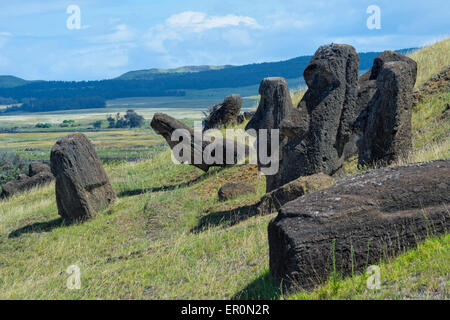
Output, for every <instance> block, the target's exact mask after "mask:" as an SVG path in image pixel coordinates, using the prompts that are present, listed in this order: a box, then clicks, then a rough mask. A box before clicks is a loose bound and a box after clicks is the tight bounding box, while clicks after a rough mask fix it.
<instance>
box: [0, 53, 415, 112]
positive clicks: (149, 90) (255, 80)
mask: <svg viewBox="0 0 450 320" xmlns="http://www.w3.org/2000/svg"><path fill="white" fill-rule="evenodd" d="M411 50H413V49H403V50H398V52H400V53H403V54H405V53H407V52H409V51H411ZM379 54H380V52H366V53H359V57H360V61H359V67H360V72H362V71H365V70H368V69H370V68H371V67H372V64H373V60H374V59H375V57H376V56H377V55H379ZM311 57H312V56H302V57H297V58H293V59H289V60H285V61H278V62H264V63H253V64H247V65H242V66H187V67H180V68H176V69H162V70H161V69H149V70H140V71H130V72H127V73H125V74H123V75H122V76H120V77H118V78H115V79H111V80H100V81H26V80H23V79H20V78H16V77H12V76H4V77H3V78H4V79H5V80H6V81H5V82H4V83H6V84H7V85H6V86H3V87H2V86H0V98H2V97H3V98H6V99H13V100H15V101H17V102H25V106H28V108H27V110H25V109H24V107H18V108H14V109H5V110H4V111H3V112H14V111H31V112H33V110H35V111H38V110H39V111H44V110H46V108H47V106H48V108H49V110H54V109H53V108H54V105H55V103H56V102H58V101H60V102H61V101H64V103H63V104H64V106H63V105H61V109H79V108H80V105H82V106H83V108H89V107H90V102H91V101H96V103H98V104H103V103H102V102H101V101H100V100H99V99H104V100H108V99H116V98H127V97H155V96H184V95H185V90H190V89H191V90H204V89H217V88H240V87H246V86H252V85H257V84H259V83H260V82H261V80H262V79H263V78H266V77H284V78H285V79H300V80H301V79H302V76H303V71H304V70H305V68H306V66H307V65H308V63H309V61H310V60H311ZM205 69H206V70H205ZM202 70H203V71H202ZM255 94H256V92H255ZM90 98H95V99H90ZM30 99H31V102H30V101H27V100H30ZM36 100H40V101H36ZM43 100H44V101H43ZM55 101H56V102H55ZM28 102H29V103H28ZM37 106H39V108H38V107H37ZM50 106H52V107H51V109H50ZM20 108H22V109H20Z"/></svg>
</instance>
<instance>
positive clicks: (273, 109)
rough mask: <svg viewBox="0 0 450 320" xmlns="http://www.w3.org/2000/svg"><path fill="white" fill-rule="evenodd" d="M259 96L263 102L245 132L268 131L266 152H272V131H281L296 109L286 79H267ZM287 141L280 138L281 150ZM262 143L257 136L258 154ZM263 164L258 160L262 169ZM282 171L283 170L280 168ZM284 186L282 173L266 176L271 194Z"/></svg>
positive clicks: (262, 83)
mask: <svg viewBox="0 0 450 320" xmlns="http://www.w3.org/2000/svg"><path fill="white" fill-rule="evenodd" d="M259 94H260V95H261V100H260V102H259V105H258V109H257V110H256V113H255V114H254V115H253V117H252V119H251V120H250V122H249V123H248V124H247V126H246V127H245V130H249V129H254V130H255V131H256V133H257V134H258V133H259V131H260V130H261V129H267V130H268V131H267V141H266V146H267V149H266V150H272V146H271V132H270V130H271V129H280V124H281V122H282V121H283V119H285V118H286V117H287V115H288V114H289V113H290V112H292V110H293V109H294V108H293V106H292V101H291V95H290V94H289V89H288V86H287V83H286V80H284V78H265V79H263V80H262V81H261V84H260V85H259ZM286 141H287V139H285V138H283V137H281V136H280V139H279V148H278V149H279V150H278V152H279V153H280V156H281V152H280V149H281V147H282V146H283V145H284V144H285V143H286ZM261 143H263V142H262V141H259V134H258V135H257V152H258V155H259V153H260V152H259V149H260V147H261ZM263 166H264V164H262V163H261V162H260V161H259V159H258V167H259V168H260V169H261V167H263ZM280 170H281V168H280ZM281 185H283V183H281V172H280V171H278V173H277V174H275V175H266V192H270V191H272V190H274V189H276V188H277V187H279V186H281Z"/></svg>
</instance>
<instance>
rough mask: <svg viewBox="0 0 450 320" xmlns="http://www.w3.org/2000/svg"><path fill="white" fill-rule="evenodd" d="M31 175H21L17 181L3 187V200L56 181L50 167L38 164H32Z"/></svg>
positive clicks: (30, 167)
mask: <svg viewBox="0 0 450 320" xmlns="http://www.w3.org/2000/svg"><path fill="white" fill-rule="evenodd" d="M28 170H29V175H30V176H27V175H26V174H21V175H20V176H19V178H18V179H17V180H13V181H9V182H8V183H5V184H4V185H3V186H2V194H1V196H0V197H1V198H7V197H11V196H12V195H14V194H17V193H21V192H24V191H26V190H30V189H32V188H34V187H37V186H40V185H46V184H49V183H50V182H52V181H53V180H55V178H54V176H53V174H52V173H51V172H50V168H49V166H47V165H45V164H41V163H38V162H33V163H31V164H30V166H29V168H28Z"/></svg>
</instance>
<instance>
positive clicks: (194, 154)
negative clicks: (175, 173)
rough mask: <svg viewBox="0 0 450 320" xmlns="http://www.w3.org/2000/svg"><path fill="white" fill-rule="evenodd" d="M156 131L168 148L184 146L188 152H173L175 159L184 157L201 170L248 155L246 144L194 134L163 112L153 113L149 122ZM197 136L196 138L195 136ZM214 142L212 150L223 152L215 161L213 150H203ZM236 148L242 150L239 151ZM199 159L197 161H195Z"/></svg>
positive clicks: (236, 160)
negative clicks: (228, 154)
mask: <svg viewBox="0 0 450 320" xmlns="http://www.w3.org/2000/svg"><path fill="white" fill-rule="evenodd" d="M150 125H151V126H152V128H153V130H155V132H156V133H158V134H160V135H162V136H163V137H164V139H165V140H166V141H167V143H168V144H169V146H170V148H171V149H172V150H173V149H174V148H175V147H176V146H177V147H179V146H180V145H181V146H185V150H188V151H187V152H188V153H189V154H183V153H184V150H181V151H180V154H176V155H175V154H174V156H175V158H176V159H177V160H181V159H185V160H186V161H187V162H188V163H189V164H191V165H193V166H195V167H197V168H199V169H201V170H203V171H205V172H206V171H208V170H209V168H210V167H214V166H218V167H225V166H229V165H233V164H237V163H239V162H241V161H242V160H243V159H245V157H246V156H248V155H249V148H248V146H246V145H242V144H240V143H237V142H234V141H231V140H230V141H229V140H227V139H225V138H223V139H219V140H214V139H209V138H208V137H207V136H205V135H203V134H202V132H198V133H197V134H195V132H194V129H192V128H190V127H188V126H186V125H185V124H183V123H181V122H180V121H178V120H176V119H174V118H172V117H170V116H168V115H166V114H164V113H155V115H154V116H153V119H152V122H151V124H150ZM175 131H177V132H178V133H179V134H180V135H179V137H178V140H176V139H175V140H176V141H172V135H173V134H174V132H175ZM196 136H198V138H196ZM212 142H214V144H215V147H214V148H212V147H211V148H212V149H214V150H221V152H222V154H223V159H222V161H215V159H213V158H212V157H214V156H215V155H216V154H215V152H209V151H210V150H207V151H208V152H205V148H208V147H210V144H211V143H212ZM238 150H244V152H242V153H240V152H238ZM227 152H230V153H231V154H230V156H229V157H230V159H231V160H232V161H230V162H232V163H227V161H226V158H225V157H226V154H227ZM198 159H200V160H199V161H197V160H198Z"/></svg>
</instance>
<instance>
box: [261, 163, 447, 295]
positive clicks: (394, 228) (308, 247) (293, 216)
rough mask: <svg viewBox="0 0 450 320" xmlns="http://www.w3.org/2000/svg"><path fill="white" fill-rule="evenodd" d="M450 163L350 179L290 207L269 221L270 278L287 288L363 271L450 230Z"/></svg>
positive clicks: (389, 171)
mask: <svg viewBox="0 0 450 320" xmlns="http://www.w3.org/2000/svg"><path fill="white" fill-rule="evenodd" d="M449 204H450V160H448V159H447V160H437V161H432V162H426V163H415V164H409V165H406V166H402V167H395V168H383V169H378V170H373V171H370V172H367V173H363V174H360V175H358V176H354V177H348V178H345V179H343V180H341V181H339V182H338V183H337V184H336V185H334V186H331V187H329V188H327V189H324V190H321V191H316V192H313V193H309V194H307V195H305V196H303V197H300V198H298V199H296V200H294V201H291V202H288V203H287V204H285V205H284V206H283V207H281V209H280V210H279V211H278V212H279V214H278V216H277V217H276V218H275V219H273V220H272V221H271V222H270V223H269V229H268V233H269V264H270V273H271V275H272V277H273V278H274V279H275V280H276V281H277V282H278V283H280V282H282V283H283V285H284V286H285V287H288V288H295V289H299V288H303V289H305V288H311V287H313V286H315V285H317V284H319V283H321V282H324V281H326V280H327V279H328V278H329V276H330V274H331V272H333V265H334V266H335V267H336V272H339V273H340V274H342V275H343V276H347V275H351V274H352V272H354V271H355V272H359V271H365V270H364V269H365V268H366V267H367V265H370V264H372V263H378V262H379V260H380V259H381V258H386V257H392V256H395V255H397V254H399V253H401V252H403V250H406V249H409V248H412V247H414V246H416V244H417V242H419V241H422V240H424V239H425V237H427V236H429V235H432V234H436V235H439V234H443V233H446V232H448V229H449V227H450V219H449V214H448V208H449Z"/></svg>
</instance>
